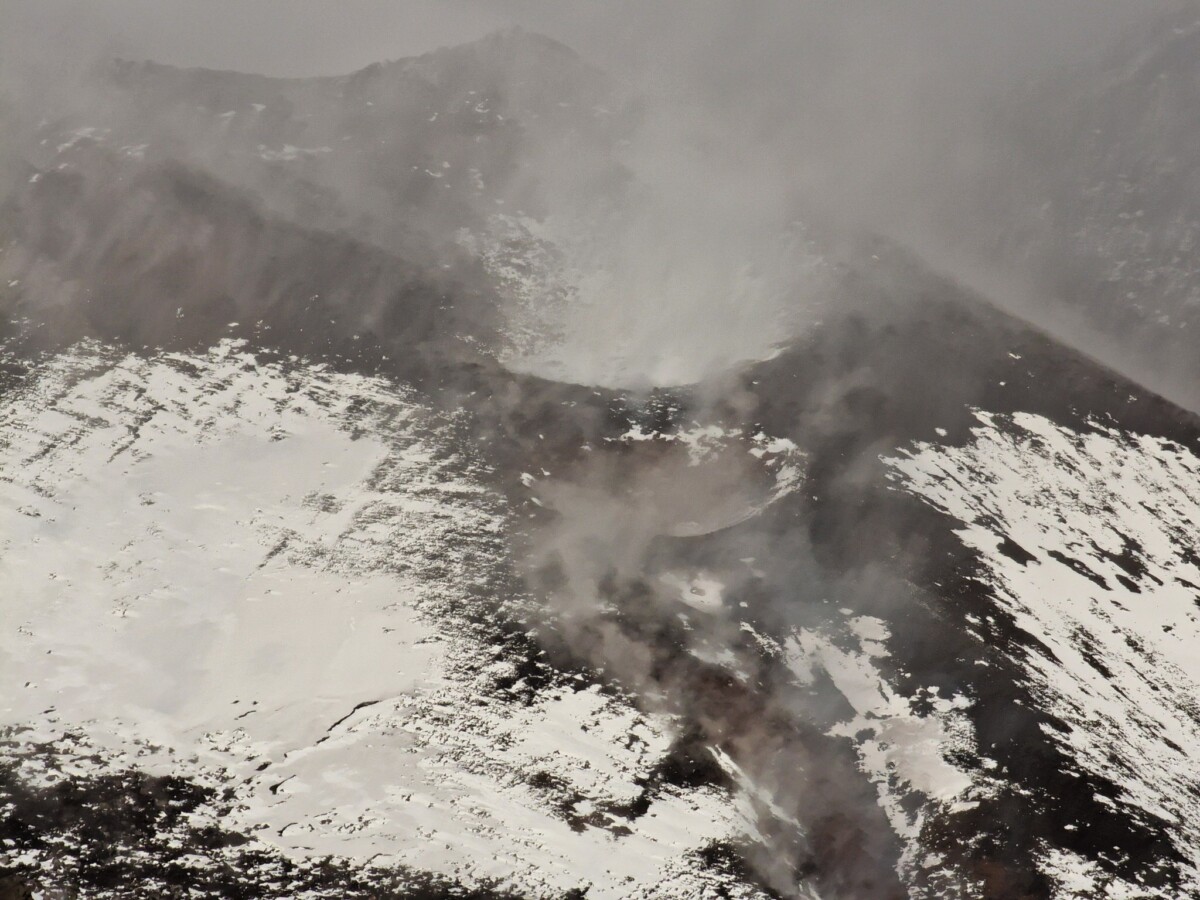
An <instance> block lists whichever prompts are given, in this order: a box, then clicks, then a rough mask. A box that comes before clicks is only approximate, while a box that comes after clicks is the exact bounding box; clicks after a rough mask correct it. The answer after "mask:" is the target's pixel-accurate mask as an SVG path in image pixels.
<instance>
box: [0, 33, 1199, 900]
mask: <svg viewBox="0 0 1200 900" xmlns="http://www.w3.org/2000/svg"><path fill="white" fill-rule="evenodd" d="M1186 37H1187V36H1186V35H1180V36H1179V40H1181V41H1182V40H1185V39H1186ZM94 89H95V92H96V93H95V96H94V97H92V98H89V102H88V103H87V104H86V106H85V108H80V109H71V110H66V111H63V112H61V114H60V115H58V116H57V117H53V118H52V117H47V118H46V119H45V120H44V121H42V120H37V119H32V118H30V117H28V116H27V115H25V114H24V113H20V114H18V113H17V112H16V111H13V110H8V111H6V112H5V115H6V116H7V117H8V125H9V126H10V127H11V128H12V132H11V133H13V134H15V135H17V137H16V138H14V139H13V140H12V141H11V142H10V144H9V146H11V147H15V148H16V151H14V152H15V154H16V156H17V157H18V161H17V162H14V163H12V164H11V165H9V166H7V167H6V172H7V173H8V175H9V191H8V193H7V195H6V197H5V199H4V201H3V210H4V214H3V218H2V219H0V247H2V250H0V276H2V278H0V313H2V314H3V317H4V323H3V324H4V337H3V340H4V343H3V354H2V356H0V364H2V365H0V379H2V380H0V385H2V387H0V460H2V462H0V494H2V496H3V499H4V502H3V504H0V580H2V583H3V584H4V585H5V586H6V590H5V592H4V593H5V597H4V600H3V603H4V615H3V617H2V619H0V623H2V625H3V630H2V632H0V649H2V651H3V653H2V656H0V660H2V662H0V666H2V667H3V676H4V683H5V684H6V685H7V687H6V690H5V693H4V694H3V698H2V701H0V716H2V719H0V726H2V729H3V731H2V741H0V805H2V807H3V818H2V819H0V897H5V896H12V897H39V898H40V897H45V898H52V897H55V898H56V897H76V896H78V897H97V898H107V897H112V898H118V897H119V898H140V897H180V898H182V897H227V898H249V897H277V898H285V897H286V898H293V897H294V898H301V897H314V898H315V897H331V898H332V897H339V898H341V897H362V898H367V897H372V898H375V897H397V898H400V897H510V896H511V897H539V898H541V897H545V898H557V897H582V896H587V897H591V898H608V897H612V898H617V897H629V898H634V897H680V898H683V897H688V898H692V897H713V898H717V897H737V898H753V897H811V898H816V897H821V898H848V900H851V898H852V900H869V898H895V897H925V898H970V897H976V898H988V900H991V898H997V900H999V898H1014V900H1016V898H1041V897H1062V898H1100V897H1126V898H1138V897H1146V898H1151V897H1154V898H1178V897H1187V896H1200V870H1198V866H1200V833H1197V830H1196V827H1195V819H1196V804H1197V799H1196V798H1197V797H1198V796H1200V784H1198V783H1197V777H1196V774H1195V766H1194V765H1193V764H1192V758H1191V754H1192V752H1193V751H1192V747H1193V746H1194V744H1195V738H1196V737H1197V735H1196V731H1197V728H1198V727H1200V726H1198V723H1200V718H1198V716H1200V711H1198V709H1197V706H1196V703H1195V700H1194V697H1195V694H1196V689H1197V681H1198V680H1200V671H1198V670H1197V666H1196V662H1195V653H1194V650H1195V648H1196V646H1198V643H1200V633H1198V630H1200V623H1198V621H1197V612H1196V606H1197V603H1198V602H1200V571H1198V568H1200V557H1197V554H1196V549H1195V543H1196V541H1195V536H1194V531H1195V526H1196V522H1197V521H1198V517H1200V493H1198V492H1197V488H1196V485H1195V480H1196V477H1195V476H1196V474H1197V472H1198V470H1200V457H1198V454H1200V420H1197V418H1196V417H1195V415H1193V414H1192V413H1191V412H1188V411H1186V410H1185V409H1182V408H1180V407H1178V406H1175V405H1173V404H1172V403H1170V402H1168V401H1167V400H1165V399H1163V398H1162V397H1160V396H1157V395H1156V394H1154V393H1153V392H1151V391H1149V390H1146V389H1145V388H1143V387H1141V386H1139V385H1137V384H1135V383H1134V382H1132V381H1130V380H1129V379H1128V378H1127V377H1125V376H1122V375H1120V374H1118V373H1117V372H1115V371H1113V370H1111V369H1109V368H1106V367H1105V366H1103V365H1101V364H1100V363H1098V362H1096V361H1095V360H1094V359H1092V358H1090V357H1088V356H1085V355H1083V354H1082V353H1080V352H1078V351H1077V350H1075V349H1072V348H1071V347H1068V346H1066V345H1064V344H1063V343H1061V342H1059V341H1057V340H1055V339H1054V338H1052V337H1050V336H1048V335H1047V334H1046V333H1044V332H1042V331H1039V330H1038V329H1036V328H1034V327H1033V326H1031V325H1030V324H1028V323H1027V322H1025V321H1023V320H1021V319H1018V318H1016V317H1014V316H1012V315H1010V314H1008V313H1005V312H1002V311H1000V310H999V309H997V308H996V307H995V306H993V305H992V304H991V303H989V302H988V300H987V298H985V297H982V296H979V295H977V294H975V293H972V292H970V291H968V290H966V289H965V288H963V287H962V286H960V285H959V284H956V283H955V282H954V281H952V280H950V279H948V278H946V277H943V276H941V275H938V274H937V273H935V272H933V271H932V270H931V269H930V267H929V266H928V264H927V263H926V262H924V261H923V260H922V259H920V258H918V257H916V256H915V255H913V254H912V253H911V252H909V251H907V250H904V249H903V248H901V247H898V246H896V245H895V244H894V243H892V242H889V241H887V240H884V239H881V238H878V237H872V236H870V235H855V236H853V237H852V238H845V237H838V236H835V235H834V234H833V233H832V232H831V231H822V230H820V229H817V228H815V227H811V226H810V225H808V224H805V223H797V224H796V226H795V227H794V228H793V229H791V230H789V231H788V232H787V233H785V234H781V235H780V236H779V241H778V243H776V244H772V245H771V246H770V247H769V248H767V249H765V250H764V251H763V257H762V259H760V260H758V261H757V262H759V263H761V265H762V266H765V267H766V268H767V269H768V270H769V269H770V267H771V266H774V265H781V266H782V265H783V262H784V261H786V262H787V263H788V264H789V265H790V266H791V267H792V268H794V269H796V270H797V271H803V272H804V273H805V277H806V278H809V279H814V278H815V279H819V283H820V285H821V287H822V291H823V293H824V297H823V301H822V303H821V304H820V308H819V309H817V310H815V311H814V310H812V309H809V310H808V311H809V312H812V313H813V314H812V315H811V316H810V318H809V319H808V320H806V322H805V323H804V327H795V328H790V329H788V330H785V329H784V328H783V322H784V320H782V319H781V320H780V321H779V322H778V323H775V324H774V325H773V327H776V326H778V327H777V328H776V333H777V339H776V340H775V341H774V342H773V344H772V345H771V346H758V345H757V344H756V342H755V341H756V339H755V337H754V336H752V335H746V336H745V337H746V341H745V343H744V344H742V345H739V347H738V348H737V353H736V354H735V355H736V356H737V357H738V359H740V360H741V361H740V362H731V363H730V364H729V365H727V366H724V367H722V368H719V369H716V370H713V371H710V372H709V373H708V374H707V375H706V376H705V377H704V378H703V379H700V380H697V381H695V382H693V383H688V384H679V383H674V382H669V381H663V382H661V383H657V384H655V385H652V386H649V387H648V386H646V385H640V386H636V387H620V388H619V387H614V386H612V384H611V383H608V382H605V383H606V384H608V386H602V385H600V384H596V385H593V384H582V383H578V381H572V380H571V379H569V378H566V377H565V375H564V377H562V378H555V377H552V376H553V375H555V373H557V372H559V371H560V369H556V368H555V366H556V365H560V364H563V361H564V360H565V359H566V356H565V355H563V354H561V353H560V352H559V351H556V350H555V348H556V347H557V348H560V350H561V347H562V346H563V345H564V343H566V344H568V345H569V340H570V339H569V338H565V337H564V336H563V333H562V332H563V329H566V328H568V327H569V326H571V325H572V324H578V320H576V319H573V318H572V313H571V309H572V305H573V304H579V303H581V302H587V296H586V286H585V285H582V284H581V282H580V271H579V269H578V264H579V262H580V259H581V257H580V256H578V255H573V253H572V252H571V250H570V248H569V247H565V245H560V243H556V239H558V238H560V237H561V234H562V232H561V231H556V230H555V229H554V228H552V227H550V225H552V224H554V223H555V222H558V223H561V222H562V221H563V219H564V218H566V219H571V218H572V217H578V216H580V215H582V212H581V211H580V210H578V209H570V210H567V211H566V212H564V211H563V210H562V208H561V207H560V206H558V205H556V204H557V203H558V199H559V198H560V197H561V196H562V194H563V184H567V185H569V186H570V187H571V188H572V189H575V188H577V187H578V186H579V185H593V186H595V189H594V190H592V189H588V190H585V191H583V193H582V194H580V195H579V196H581V197H582V196H587V197H589V198H591V197H594V196H597V195H604V196H607V197H608V198H609V203H610V205H609V206H607V207H605V208H603V209H601V210H599V211H598V212H596V215H597V216H599V217H603V216H608V215H611V216H614V217H616V218H617V220H618V221H626V220H625V219H622V217H623V216H629V215H632V214H630V213H629V210H630V209H635V210H636V209H637V208H638V197H639V192H640V188H639V186H638V184H637V181H636V177H635V174H634V173H633V171H632V170H631V169H630V168H628V167H627V166H625V165H624V164H623V161H622V157H621V153H620V145H621V141H622V140H623V139H624V136H625V135H627V134H629V133H630V131H629V130H630V129H632V128H634V127H635V126H636V123H637V122H638V120H639V118H638V117H639V115H640V110H639V105H638V103H637V101H636V100H635V99H628V98H625V99H623V98H622V97H621V95H620V94H621V92H620V91H619V90H618V89H617V88H616V87H614V86H613V84H612V83H611V82H609V80H608V79H607V78H606V77H605V76H604V75H602V74H601V73H599V72H598V71H596V70H595V69H593V68H592V67H590V66H588V65H587V64H585V63H583V62H582V61H581V60H579V58H578V57H577V56H575V55H574V54H573V53H572V52H571V51H570V50H568V49H567V48H565V47H563V46H562V45H559V44H556V43H554V42H552V41H549V40H547V39H543V38H540V37H536V36H533V35H529V34H525V33H520V32H517V33H506V34H503V35H498V36H494V37H491V38H488V39H485V40H484V41H481V42H478V43H475V44H470V45H466V46H463V47H457V48H452V49H449V50H444V51H439V52H437V53H434V54H430V55H428V56H424V57H420V58H415V59H408V60H399V61H396V62H391V63H386V64H380V65H377V66H371V67H369V68H367V69H365V70H362V71H361V72H358V73H355V74H353V75H350V76H347V77H344V78H319V79H297V80H285V79H268V78H262V77H258V76H253V75H240V74H232V73H219V72H209V71H202V70H177V69H172V68H170V67H166V66H158V65H154V64H148V63H129V62H120V63H114V64H112V65H111V66H109V67H107V68H105V69H104V70H103V71H102V72H100V73H98V74H97V76H96V79H95V83H94ZM564 155H565V156H566V157H567V158H568V159H569V160H570V165H565V164H564V165H555V166H551V165H549V162H550V160H551V159H552V158H553V157H556V156H558V157H562V156H564ZM558 179H562V182H563V184H560V183H558V182H557V180H558ZM1140 183H1141V181H1139V184H1140ZM568 193H569V192H568ZM1156 208H1157V207H1156ZM630 221H641V220H640V219H638V218H637V217H636V216H634V217H633V218H632V219H630ZM1121 221H1125V220H1123V219H1122V220H1121ZM547 223H550V224H547ZM1156 233H1157V232H1156ZM585 274H586V273H585ZM752 282H753V278H749V276H748V280H744V281H743V282H739V283H741V284H742V286H743V288H745V289H749V288H748V287H746V285H747V284H750V283H752ZM808 283H810V284H811V283H812V282H811V280H810V281H809V282H808ZM1164 296H1166V295H1164ZM1171 296H1175V295H1171ZM1179 296H1180V297H1182V296H1183V295H1182V294H1180V295H1179ZM581 298H583V299H581ZM1163 302H1167V301H1166V300H1164V301H1163ZM1171 302H1174V301H1171ZM1182 302H1183V301H1182V300H1181V301H1180V303H1182ZM1181 308H1182V307H1181ZM1114 315H1116V314H1115V313H1114ZM655 335H656V333H655V332H653V331H651V332H648V333H647V334H644V335H641V336H640V338H641V339H644V340H652V339H654V338H655ZM663 340H670V336H669V335H664V337H663ZM755 349H757V351H758V352H757V353H755V352H753V351H754V350H755ZM556 353H559V355H558V356H557V357H556V356H555V354H556ZM547 359H549V360H550V361H551V362H552V363H553V364H546V360H547Z"/></svg>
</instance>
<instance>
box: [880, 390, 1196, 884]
mask: <svg viewBox="0 0 1200 900" xmlns="http://www.w3.org/2000/svg"><path fill="white" fill-rule="evenodd" d="M977 418H978V425H977V426H976V427H975V428H974V429H972V433H971V440H970V442H969V443H967V444H966V445H965V446H961V447H956V446H953V445H937V444H930V443H922V444H918V445H916V446H915V447H914V448H913V449H912V452H910V453H906V454H905V455H903V456H900V457H895V458H892V459H891V460H889V463H890V465H891V467H892V469H893V472H894V478H895V481H896V484H897V486H898V487H900V488H902V489H903V490H906V491H910V492H912V493H914V494H916V495H917V496H920V497H921V498H922V499H924V500H925V501H926V502H928V503H930V504H932V505H933V506H935V507H936V508H937V509H939V510H942V511H944V512H946V513H947V514H949V515H950V516H952V517H954V518H955V519H957V520H959V522H960V523H961V527H960V528H959V529H958V530H957V532H956V533H957V534H958V536H959V537H960V538H961V540H962V541H963V542H964V543H965V544H966V545H967V546H968V547H970V548H971V549H973V550H974V551H976V552H977V553H978V554H979V556H980V559H981V560H982V562H983V566H984V569H983V572H984V576H985V577H986V578H987V580H988V582H989V586H990V589H991V591H992V592H993V596H994V598H995V601H996V603H997V604H998V606H999V608H1000V609H1003V610H1004V611H1006V612H1008V613H1009V614H1011V616H1012V617H1013V618H1012V621H1013V622H1014V623H1015V625H1016V627H1017V628H1018V629H1020V630H1021V631H1022V632H1024V635H1025V638H1026V641H1025V643H1024V644H1023V649H1022V650H1021V651H1020V655H1019V657H1018V658H1017V662H1018V663H1019V664H1020V667H1021V669H1022V671H1023V672H1024V673H1025V677H1026V678H1027V679H1028V680H1029V689H1030V693H1031V697H1032V699H1033V700H1034V701H1035V702H1036V703H1037V704H1038V705H1039V706H1040V707H1041V708H1043V709H1044V710H1046V711H1047V712H1049V713H1051V714H1052V715H1053V716H1055V717H1056V718H1057V719H1058V720H1059V721H1060V722H1061V723H1062V727H1061V728H1060V729H1053V730H1051V731H1050V736H1051V737H1052V738H1053V740H1054V741H1055V742H1056V743H1058V744H1059V745H1060V746H1061V748H1062V750H1063V752H1064V754H1065V755H1066V757H1067V758H1069V759H1071V760H1073V761H1074V762H1075V763H1076V764H1077V765H1079V766H1081V767H1083V768H1084V769H1085V770H1087V771H1089V772H1091V773H1093V774H1094V775H1096V776H1098V777H1100V778H1103V779H1104V780H1105V781H1107V782H1111V783H1112V784H1114V785H1115V786H1116V787H1117V789H1118V794H1117V797H1116V800H1115V803H1117V804H1119V805H1120V808H1121V809H1123V810H1124V812H1125V814H1126V815H1128V816H1131V817H1135V818H1138V819H1143V820H1147V821H1149V822H1152V823H1154V825H1155V826H1156V827H1158V828H1161V829H1163V830H1164V831H1165V832H1166V833H1168V834H1170V835H1171V839H1172V842H1173V843H1174V845H1175V847H1176V849H1177V852H1178V853H1179V855H1180V859H1178V860H1172V859H1160V860H1157V861H1155V862H1154V863H1152V864H1151V866H1150V870H1151V871H1148V872H1145V873H1143V874H1144V875H1146V876H1152V875H1154V874H1155V873H1154V871H1153V870H1154V869H1156V868H1161V869H1164V870H1165V869H1167V868H1171V867H1175V866H1181V867H1182V870H1183V873H1184V874H1183V881H1182V884H1181V885H1179V886H1178V887H1175V888H1172V889H1171V891H1182V892H1184V893H1186V894H1187V895H1189V896H1190V895H1193V894H1194V893H1196V892H1200V873H1198V871H1197V867H1198V866H1200V831H1198V830H1197V819H1198V818H1200V816H1198V814H1200V806H1198V805H1197V797H1200V778H1198V776H1197V771H1196V766H1195V755H1194V754H1195V750H1196V747H1197V746H1200V707H1198V706H1197V699H1196V698H1197V696H1198V694H1200V654H1198V653H1197V648H1198V647H1200V611H1198V603H1200V559H1198V558H1197V556H1196V551H1195V546H1196V529H1197V523H1198V522H1200V458H1198V457H1197V456H1196V454H1195V452H1194V451H1193V450H1192V449H1189V448H1187V447H1184V446H1182V445H1180V444H1177V443H1175V442H1173V441H1168V440H1162V439H1158V438H1153V437H1148V436H1144V435H1137V434H1129V433H1125V432H1122V431H1120V430H1118V429H1115V428H1113V427H1110V426H1106V425H1104V424H1103V423H1100V422H1093V423H1092V424H1091V427H1090V428H1088V429H1087V430H1074V429H1072V428H1068V427H1064V426H1060V425H1056V424H1055V423H1054V422H1052V421H1050V420H1049V419H1047V418H1045V417H1043V416H1038V415H1030V414H1022V413H1017V414H1015V415H991V414H988V413H983V412H980V413H978V414H977ZM994 627H995V622H994V621H992V620H990V618H989V620H988V621H983V620H980V619H976V620H975V621H974V622H973V628H974V629H975V630H977V631H978V633H979V635H980V637H981V639H983V640H988V635H989V632H991V631H992V630H993V629H994ZM1012 652H1016V649H1015V648H1014V649H1013V651H1012ZM1103 799H1104V802H1106V803H1110V804H1113V803H1114V800H1112V799H1110V798H1107V797H1105V798H1103ZM1064 827H1065V828H1067V829H1087V828H1089V827H1090V826H1089V823H1088V822H1087V821H1078V822H1072V823H1069V824H1067V825H1065V826H1064ZM1044 849H1045V855H1044V858H1043V865H1044V867H1045V869H1046V871H1047V872H1048V873H1050V874H1051V875H1052V876H1053V877H1054V878H1055V880H1056V881H1057V882H1058V885H1059V893H1058V896H1062V897H1077V896H1121V897H1151V896H1154V897H1167V896H1180V894H1176V893H1169V892H1163V891H1161V890H1151V889H1149V888H1147V887H1145V886H1144V885H1137V884H1129V883H1122V882H1121V881H1120V880H1119V879H1114V878H1113V877H1112V876H1111V875H1107V874H1105V873H1103V872H1102V871H1101V870H1099V869H1098V867H1097V866H1096V864H1095V862H1094V861H1087V860H1082V859H1079V858H1078V857H1074V856H1072V855H1071V854H1068V853H1064V852H1062V851H1060V850H1059V849H1058V848H1056V847H1054V846H1053V845H1047V846H1046V847H1045V848H1044Z"/></svg>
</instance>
